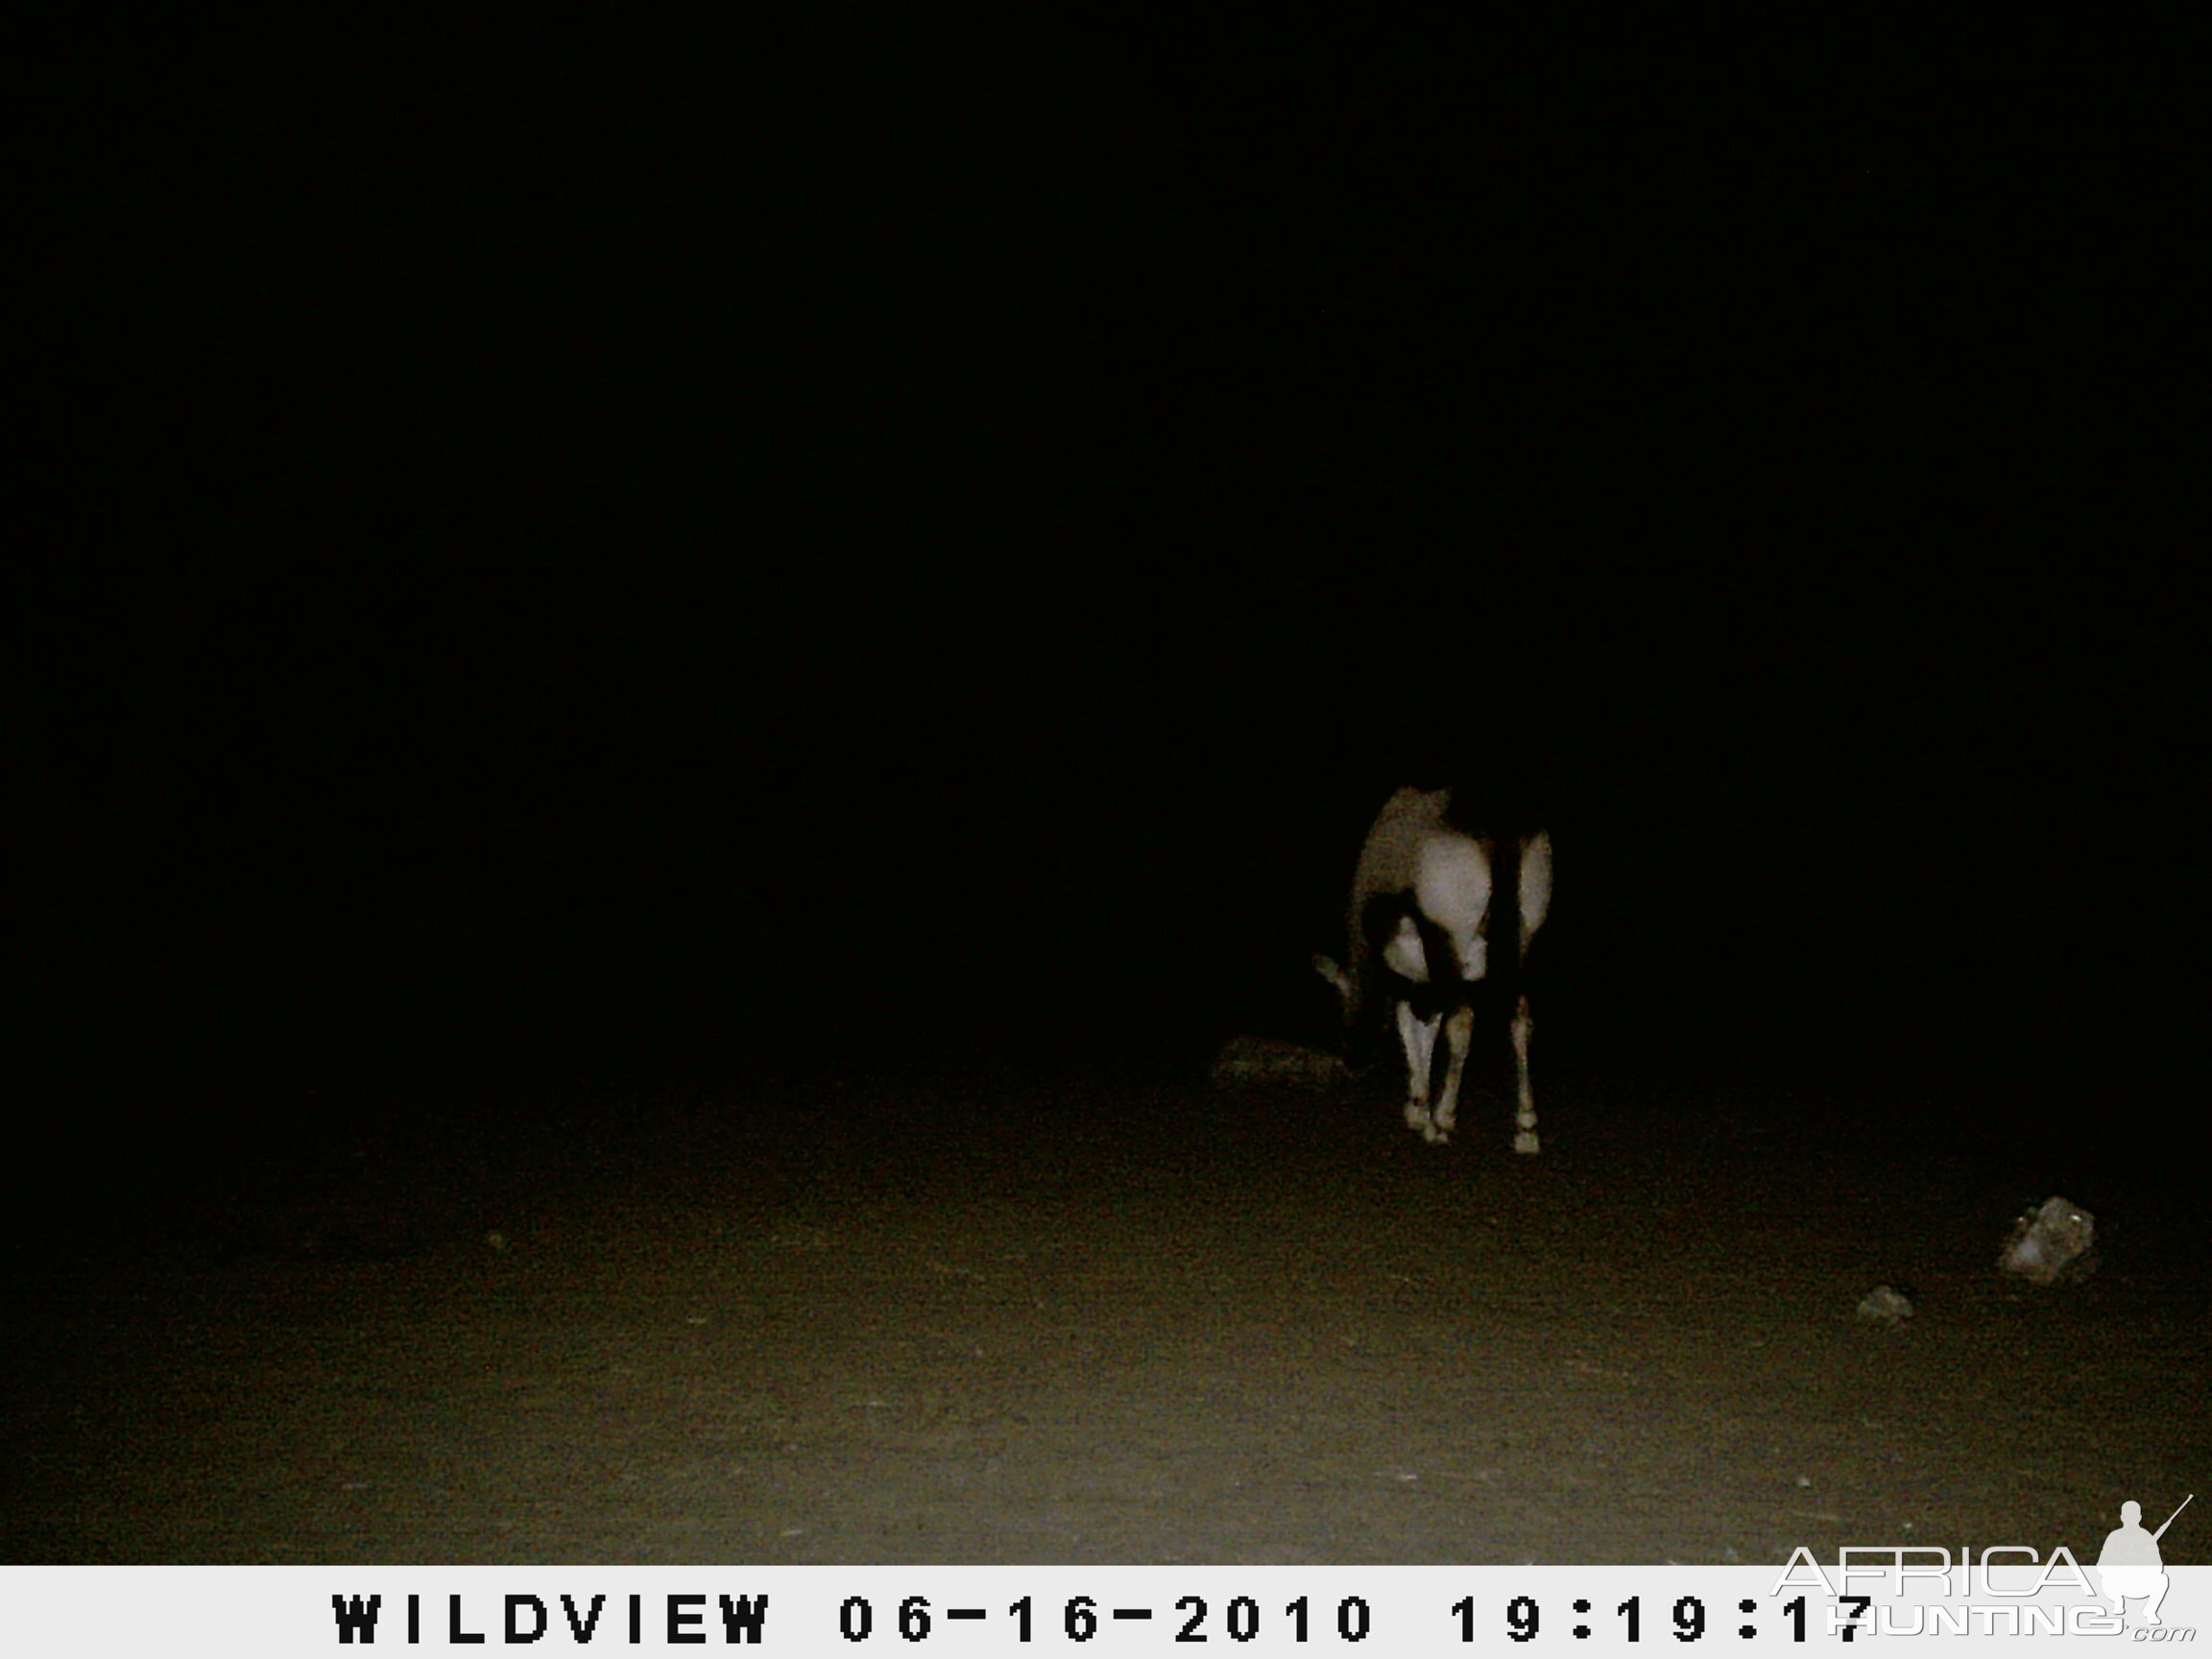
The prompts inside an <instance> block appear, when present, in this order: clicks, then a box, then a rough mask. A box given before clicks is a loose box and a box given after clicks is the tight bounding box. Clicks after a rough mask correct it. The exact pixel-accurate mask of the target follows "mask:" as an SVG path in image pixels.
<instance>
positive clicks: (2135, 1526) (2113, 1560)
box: [2097, 1492, 2197, 1624]
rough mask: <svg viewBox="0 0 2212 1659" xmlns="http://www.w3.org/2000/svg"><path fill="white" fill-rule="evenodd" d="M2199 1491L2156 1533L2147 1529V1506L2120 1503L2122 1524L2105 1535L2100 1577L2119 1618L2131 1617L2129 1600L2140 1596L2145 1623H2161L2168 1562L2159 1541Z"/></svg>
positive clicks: (2113, 1609) (2098, 1561)
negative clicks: (2144, 1517) (2144, 1509)
mask: <svg viewBox="0 0 2212 1659" xmlns="http://www.w3.org/2000/svg"><path fill="white" fill-rule="evenodd" d="M2196 1497H2197V1494H2196V1493H2194V1492H2192V1493H2190V1494H2189V1496H2188V1497H2187V1498H2184V1499H2182V1500H2181V1503H2180V1504H2179V1506H2178V1507H2176V1509H2175V1511H2174V1513H2173V1514H2172V1515H2169V1516H2167V1517H2166V1525H2165V1526H2164V1527H2159V1528H2158V1530H2157V1531H2155V1532H2146V1531H2144V1530H2143V1505H2142V1504H2140V1503H2136V1502H2135V1501H2134V1500H2133V1499H2132V1498H2130V1499H2129V1500H2128V1502H2127V1503H2123V1504H2121V1505H2120V1525H2119V1526H2117V1527H2113V1528H2112V1530H2111V1531H2109V1532H2107V1533H2105V1534H2104V1549H2103V1550H2101V1551H2098V1553H2097V1576H2098V1577H2099V1578H2100V1579H2102V1580H2104V1594H2105V1596H2106V1597H2107V1598H2108V1599H2110V1600H2111V1602H2112V1616H2113V1617H2114V1618H2115V1619H2125V1618H2127V1617H2128V1602H2129V1601H2133V1600H2137V1599H2140V1600H2141V1601H2142V1603H2143V1623H2146V1624H2155V1623H2158V1603H2159V1602H2161V1601H2163V1600H2164V1599H2166V1587H2167V1583H2168V1579H2167V1577H2166V1563H2165V1561H2164V1559H2163V1558H2162V1557H2161V1556H2160V1555H2159V1553H2158V1540H2159V1539H2161V1538H2163V1537H2165V1536H2166V1527H2171V1526H2173V1525H2174V1523H2175V1521H2176V1518H2177V1517H2179V1515H2180V1513H2181V1511H2182V1510H2183V1509H2186V1508H2188V1507H2189V1505H2190V1503H2192V1502H2193V1501H2194V1500H2195V1499H2196Z"/></svg>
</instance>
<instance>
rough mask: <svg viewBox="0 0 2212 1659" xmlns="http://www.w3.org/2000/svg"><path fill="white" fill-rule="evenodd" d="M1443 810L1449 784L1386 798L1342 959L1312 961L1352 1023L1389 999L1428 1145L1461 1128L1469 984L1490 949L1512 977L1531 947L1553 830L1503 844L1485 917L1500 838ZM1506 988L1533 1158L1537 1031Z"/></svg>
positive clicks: (1411, 1118)
mask: <svg viewBox="0 0 2212 1659" xmlns="http://www.w3.org/2000/svg"><path fill="white" fill-rule="evenodd" d="M1451 805H1452V792H1451V791H1450V790H1449V789H1432V790H1425V789H1412V788H1406V789H1401V790H1399V791H1398V792H1397V793H1396V794H1395V795H1393V796H1391V797H1390V799H1389V800H1388V801H1386V802H1385V803H1383V810H1382V812H1381V813H1379V814H1378V815H1377V817H1376V819H1375V824H1374V827H1373V828H1372V829H1369V830H1368V831H1367V840H1366V844H1365V845H1364V846H1363V847H1362V848H1361V849H1360V852H1359V863H1358V868H1357V869H1356V870H1355V872H1354V874H1353V878H1352V901H1351V906H1350V912H1349V915H1348V918H1347V924H1346V932H1347V935H1348V940H1347V943H1348V945H1349V948H1350V949H1349V959H1348V960H1347V962H1346V963H1345V965H1344V966H1342V967H1338V966H1337V964H1336V963H1334V962H1333V961H1331V960H1330V959H1329V958H1328V957H1326V956H1317V957H1315V958H1314V963H1313V965H1314V967H1315V968H1316V969H1317V970H1318V971H1319V972H1320V974H1321V975H1322V977H1324V978H1325V979H1327V980H1328V981H1329V982H1330V983H1331V984H1332V985H1334V986H1335V987H1336V991H1337V994H1338V995H1339V996H1340V997H1341V998H1343V1001H1344V1012H1345V1017H1346V1019H1347V1020H1348V1021H1352V1022H1357V1021H1358V1019H1359V1018H1360V1016H1361V1014H1362V1013H1363V1011H1364V1009H1365V1006H1366V1004H1367V1001H1368V999H1369V998H1371V997H1375V996H1382V997H1385V998H1388V999H1389V1001H1390V1002H1391V1004H1392V1007H1393V1010H1394V1012H1395V1015H1396V1019H1397V1024H1398V1041H1399V1046H1401V1048H1403V1050H1404V1051H1405V1055H1406V1121H1407V1125H1408V1126H1409V1127H1411V1128H1412V1129H1414V1130H1415V1131H1416V1132H1418V1133H1419V1134H1420V1136H1421V1138H1422V1139H1423V1140H1425V1141H1427V1142H1430V1143H1431V1145H1436V1144H1440V1143H1442V1142H1445V1141H1448V1140H1450V1139H1451V1137H1452V1132H1453V1130H1454V1129H1455V1127H1456V1126H1457V1121H1458V1111H1459V1086H1460V1082H1461V1079H1462V1077H1463V1076H1464V1074H1465V1070H1466V1065H1467V1049H1468V1044H1469V1040H1470V1038H1471V1037H1472V1035H1473V1032H1474V1027H1475V1015H1474V1009H1473V1006H1472V1002H1471V999H1470V998H1469V997H1468V994H1467V987H1468V986H1470V985H1472V984H1474V983H1476V982H1477V981H1479V980H1484V979H1488V978H1490V977H1491V970H1492V967H1493V966H1494V963H1493V951H1492V949H1491V947H1492V946H1493V944H1495V945H1496V946H1497V947H1498V950H1497V951H1496V953H1495V954H1496V962H1495V966H1496V967H1497V968H1498V969H1499V971H1500V973H1501V974H1509V975H1511V976H1512V977H1513V978H1515V979H1517V978H1518V976H1519V969H1520V966H1521V963H1522V961H1523V959H1524V958H1526V956H1527V952H1528V942H1529V941H1530V940H1531V939H1533V938H1534V937H1535V936H1536V929H1537V928H1539V927H1541V926H1543V925H1544V918H1545V916H1546V915H1547V914H1548V913H1549V911H1550V909H1551V835H1550V834H1549V833H1548V832H1546V831H1545V830H1542V829H1534V830H1530V831H1527V832H1526V833H1512V834H1509V835H1508V836H1507V837H1506V838H1505V839H1504V840H1503V851H1504V854H1505V858H1506V860H1509V861H1510V863H1511V865H1512V872H1511V877H1510V882H1511V886H1512V889H1513V893H1514V899H1515V903H1514V905H1513V907H1512V910H1511V911H1510V912H1504V911H1501V912H1500V913H1499V914H1498V916H1497V917H1496V918H1495V919H1493V916H1492V906H1491V899H1492V894H1493V889H1494V887H1495V886H1496V884H1497V878H1498V877H1499V875H1501V874H1503V872H1501V870H1500V868H1499V866H1500V863H1501V860H1500V857H1499V854H1500V850H1501V842H1500V841H1499V840H1498V839H1495V838H1493V837H1491V836H1489V835H1485V834H1480V833H1477V832H1474V831H1471V830H1468V829H1461V828H1459V827H1458V826H1456V825H1455V824H1454V823H1453V822H1452V821H1451V818H1450V816H1449V814H1450V809H1451ZM1508 932H1510V937H1507V936H1506V935H1507V934H1508ZM1507 990H1508V991H1509V993H1510V995H1511V997H1512V1004H1511V1005H1512V1008H1513V1016H1512V1022H1511V1026H1510V1030H1511V1035H1512V1039H1513V1065H1514V1073H1515V1081H1516V1102H1517V1103H1516V1109H1515V1117H1514V1121H1515V1128H1514V1136H1513V1149H1514V1150H1515V1151H1516V1152H1523V1153H1531V1154H1532V1153H1534V1152H1536V1151H1538V1150H1539V1149H1540V1142H1538V1139H1537V1135H1536V1099H1535V1094H1534V1093H1533V1091H1532V1090H1531V1089H1530V1087H1529V1083H1528V1040H1529V1038H1530V1036H1531V1035H1532V1033H1533V1031H1534V1029H1535V1027H1534V1024H1533V1022H1531V1021H1530V1019H1529V1016H1528V998H1527V996H1526V995H1523V994H1521V993H1520V991H1519V989H1518V986H1509V987H1507ZM1439 1031H1441V1032H1442V1034H1443V1036H1444V1041H1445V1066H1444V1076H1443V1080H1442V1084H1441V1087H1440V1088H1439V1087H1436V1086H1435V1079H1434V1077H1433V1075H1432V1073H1433V1070H1434V1066H1435V1060H1436V1038H1437V1034H1438V1033H1439ZM1432 1090H1433V1093H1434V1102H1433V1104H1431V1092H1432Z"/></svg>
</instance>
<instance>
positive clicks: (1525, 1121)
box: [1513, 997, 1542, 1153]
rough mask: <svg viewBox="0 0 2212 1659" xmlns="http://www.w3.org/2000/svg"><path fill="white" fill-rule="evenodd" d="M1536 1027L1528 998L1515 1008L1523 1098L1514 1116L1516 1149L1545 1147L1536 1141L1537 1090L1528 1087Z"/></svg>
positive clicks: (1517, 1073) (1517, 1075) (1516, 1067)
mask: <svg viewBox="0 0 2212 1659" xmlns="http://www.w3.org/2000/svg"><path fill="white" fill-rule="evenodd" d="M1535 1029H1536V1022H1534V1021H1532V1020H1530V1019H1529V1018H1528V998H1526V997H1524V998H1521V1003H1520V1006H1519V1007H1517V1008H1515V1009H1514V1010H1513V1081H1514V1085H1515V1089H1516V1094H1517V1098H1518V1100H1519V1106H1518V1107H1517V1109H1516V1110H1515V1112H1514V1115H1513V1123H1514V1129H1513V1150H1514V1151H1516V1152H1528V1153H1534V1152H1538V1151H1541V1150H1542V1147H1541V1145H1540V1144H1539V1143H1538V1142H1537V1140H1536V1092H1535V1091H1534V1090H1533V1089H1531V1088H1529V1086H1528V1039H1529V1037H1530V1036H1532V1035H1533V1034H1534V1033H1535Z"/></svg>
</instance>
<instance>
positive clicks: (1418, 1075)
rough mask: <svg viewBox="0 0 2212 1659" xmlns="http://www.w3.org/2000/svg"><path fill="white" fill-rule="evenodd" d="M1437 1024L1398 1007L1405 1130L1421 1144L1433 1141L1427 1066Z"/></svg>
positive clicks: (1405, 1006) (1407, 1006)
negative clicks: (1414, 1134) (1404, 1060)
mask: <svg viewBox="0 0 2212 1659" xmlns="http://www.w3.org/2000/svg"><path fill="white" fill-rule="evenodd" d="M1437 1024H1438V1022H1437V1021H1434V1020H1423V1019H1420V1018H1419V1017H1417V1016H1416V1015H1415V1014H1414V1012H1413V1009H1412V1005H1411V1004H1410V1003H1406V1002H1401V1003H1399V1004H1398V1042H1399V1045H1400V1046H1402V1047H1403V1048H1404V1049H1405V1050H1406V1127H1407V1128H1408V1129H1411V1130H1413V1131H1415V1132H1416V1133H1418V1134H1419V1135H1420V1137H1421V1139H1422V1140H1424V1141H1428V1142H1434V1141H1435V1140H1436V1123H1435V1119H1434V1118H1431V1116H1430V1115H1429V1064H1430V1061H1431V1059H1432V1058H1433V1057H1434V1055H1435V1052H1436V1026H1437Z"/></svg>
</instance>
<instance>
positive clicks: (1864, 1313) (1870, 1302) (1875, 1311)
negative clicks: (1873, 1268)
mask: <svg viewBox="0 0 2212 1659" xmlns="http://www.w3.org/2000/svg"><path fill="white" fill-rule="evenodd" d="M1859 1317H1860V1318H1862V1319H1867V1320H1871V1321H1873V1322H1874V1323H1875V1324H1877V1325H1887V1326H1890V1327H1892V1328H1894V1327H1896V1326H1899V1325H1902V1324H1904V1323H1905V1321H1906V1320H1908V1319H1910V1318H1911V1317H1912V1304H1911V1301H1910V1300H1908V1299H1907V1298H1906V1297H1904V1296H1901V1295H1899V1294H1898V1293H1897V1292H1896V1291H1894V1290H1892V1289H1890V1288H1889V1286H1887V1285H1877V1286H1874V1288H1873V1289H1871V1290H1869V1291H1867V1292H1866V1294H1865V1295H1863V1296H1862V1297H1860V1298H1859Z"/></svg>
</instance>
